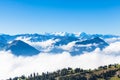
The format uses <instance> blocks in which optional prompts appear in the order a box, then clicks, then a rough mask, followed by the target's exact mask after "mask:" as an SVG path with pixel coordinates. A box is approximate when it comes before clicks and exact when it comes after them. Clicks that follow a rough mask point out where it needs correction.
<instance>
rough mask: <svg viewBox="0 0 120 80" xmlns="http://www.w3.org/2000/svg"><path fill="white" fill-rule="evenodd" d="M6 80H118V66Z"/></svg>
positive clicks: (79, 69)
mask: <svg viewBox="0 0 120 80" xmlns="http://www.w3.org/2000/svg"><path fill="white" fill-rule="evenodd" d="M8 80H120V65H119V64H114V65H108V66H100V67H98V69H94V70H90V69H89V70H83V69H81V68H76V69H72V68H64V69H62V70H57V71H55V72H52V73H49V72H47V73H42V74H41V75H39V74H38V73H34V74H30V76H27V77H25V76H24V75H22V76H21V77H15V78H13V79H12V78H10V79H8Z"/></svg>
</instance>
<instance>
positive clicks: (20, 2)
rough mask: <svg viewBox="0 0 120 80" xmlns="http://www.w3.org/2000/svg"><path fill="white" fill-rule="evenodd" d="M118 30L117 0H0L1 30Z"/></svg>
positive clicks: (6, 31)
mask: <svg viewBox="0 0 120 80" xmlns="http://www.w3.org/2000/svg"><path fill="white" fill-rule="evenodd" d="M119 30H120V0H0V33H4V34H22V33H41V32H86V33H91V34H94V33H100V34H120V31H119Z"/></svg>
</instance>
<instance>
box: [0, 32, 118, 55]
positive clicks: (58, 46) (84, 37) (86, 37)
mask: <svg viewBox="0 0 120 80" xmlns="http://www.w3.org/2000/svg"><path fill="white" fill-rule="evenodd" d="M16 40H17V41H19V40H20V41H22V42H25V43H26V44H28V45H29V46H31V47H33V48H35V49H36V50H38V51H40V52H48V53H55V54H56V53H62V52H64V51H66V52H69V53H71V55H79V54H82V53H84V52H91V51H94V50H95V49H96V48H100V49H101V50H102V49H104V48H105V47H106V46H109V44H111V43H114V42H119V41H120V36H117V35H102V34H87V33H85V32H82V33H81V32H79V33H67V32H55V33H44V34H43V33H42V34H19V35H12V36H11V35H6V34H1V35H0V50H3V49H4V48H5V47H6V46H8V45H9V46H10V45H12V44H13V42H14V41H16ZM12 46H13V45H12ZM19 46H21V47H22V45H19ZM24 49H26V48H24ZM28 53H30V52H29V51H28Z"/></svg>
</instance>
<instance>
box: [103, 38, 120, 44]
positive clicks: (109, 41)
mask: <svg viewBox="0 0 120 80" xmlns="http://www.w3.org/2000/svg"><path fill="white" fill-rule="evenodd" d="M105 41H106V42H107V43H114V42H118V41H120V37H118V38H108V39H105Z"/></svg>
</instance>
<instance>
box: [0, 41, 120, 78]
mask: <svg viewBox="0 0 120 80" xmlns="http://www.w3.org/2000/svg"><path fill="white" fill-rule="evenodd" d="M68 45H69V46H70V45H74V43H71V44H68ZM69 46H68V48H69ZM119 46H120V42H115V43H111V44H110V46H108V47H106V48H105V49H104V50H103V51H100V50H99V49H96V50H95V51H93V52H90V53H84V54H81V55H78V56H71V55H70V54H69V53H68V52H63V53H59V54H52V53H40V54H39V55H36V56H31V57H23V56H19V57H17V56H14V55H13V54H12V53H11V52H5V51H1V52H0V79H6V78H9V77H15V76H21V75H22V74H24V75H29V74H30V73H33V72H39V73H42V72H47V71H49V72H51V71H55V70H58V69H62V68H67V67H72V68H76V67H80V68H84V69H89V68H91V69H94V68H97V67H98V66H101V65H107V64H114V63H120V47H119ZM62 47H63V48H64V46H62Z"/></svg>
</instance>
